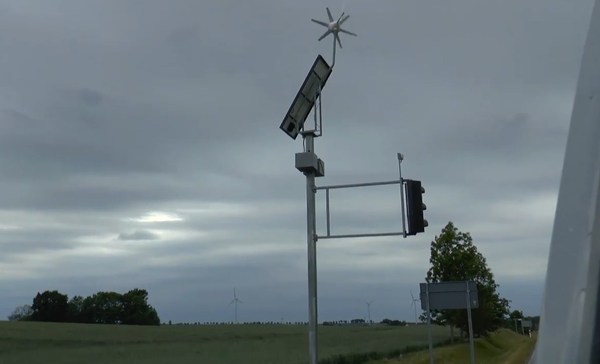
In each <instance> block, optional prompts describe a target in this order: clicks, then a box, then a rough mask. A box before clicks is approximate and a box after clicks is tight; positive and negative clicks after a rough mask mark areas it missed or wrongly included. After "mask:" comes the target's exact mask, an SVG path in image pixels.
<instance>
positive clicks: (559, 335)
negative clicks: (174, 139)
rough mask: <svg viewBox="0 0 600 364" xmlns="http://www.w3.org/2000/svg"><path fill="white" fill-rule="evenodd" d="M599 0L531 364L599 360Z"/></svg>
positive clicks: (578, 363)
mask: <svg viewBox="0 0 600 364" xmlns="http://www.w3.org/2000/svg"><path fill="white" fill-rule="evenodd" d="M599 192H600V2H599V1H598V0H597V1H596V3H595V5H594V10H593V12H592V17H591V23H590V28H589V31H588V35H587V39H586V44H585V49H584V52H583V60H582V63H581V70H580V73H579V81H578V84H577V93H576V95H575V102H574V105H573V113H572V115H571V125H570V128H569V137H568V139H567V148H566V153H565V159H564V165H563V171H562V178H561V182H560V191H559V194H558V203H557V206H556V216H555V219H554V230H553V232H552V242H551V246H550V256H549V259H548V270H547V273H546V288H545V292H544V302H543V309H542V318H541V324H540V331H539V336H538V342H537V346H536V350H535V355H534V357H533V358H532V359H531V361H530V363H532V364H552V363H556V364H575V363H576V364H598V363H600V321H599V320H600V317H599V316H600V315H599V311H600V307H599V297H598V294H599V290H598V282H599V275H600V213H599V210H600V193H599Z"/></svg>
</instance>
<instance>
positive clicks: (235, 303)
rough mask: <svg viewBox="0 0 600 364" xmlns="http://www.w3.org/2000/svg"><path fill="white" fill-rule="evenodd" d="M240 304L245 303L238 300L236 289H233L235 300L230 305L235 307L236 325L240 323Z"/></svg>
mask: <svg viewBox="0 0 600 364" xmlns="http://www.w3.org/2000/svg"><path fill="white" fill-rule="evenodd" d="M238 303H244V302H243V301H242V300H239V299H238V298H237V295H236V294H235V287H233V299H232V300H231V302H229V305H230V306H231V305H232V304H233V305H234V306H235V323H236V324H237V323H238V307H237V306H238Z"/></svg>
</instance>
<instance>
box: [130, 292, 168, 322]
mask: <svg viewBox="0 0 600 364" xmlns="http://www.w3.org/2000/svg"><path fill="white" fill-rule="evenodd" d="M122 302H123V323H124V324H126V325H160V319H159V317H158V314H157V313H156V310H155V309H154V308H153V307H152V306H150V305H149V304H148V292H147V291H146V290H145V289H139V288H135V289H132V290H130V291H129V292H127V293H125V294H124V295H123V298H122Z"/></svg>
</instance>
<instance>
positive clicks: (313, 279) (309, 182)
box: [304, 133, 318, 364]
mask: <svg viewBox="0 0 600 364" xmlns="http://www.w3.org/2000/svg"><path fill="white" fill-rule="evenodd" d="M304 137H305V139H306V152H310V153H314V152H315V151H314V135H313V134H311V133H307V134H305V136H304ZM316 192H317V190H316V188H315V173H314V172H310V173H306V235H307V236H306V241H307V244H308V354H309V358H310V364H318V335H317V329H318V328H317V325H318V317H317V312H318V310H317V229H316V225H317V219H316V211H315V194H316Z"/></svg>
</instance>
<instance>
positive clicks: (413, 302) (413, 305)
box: [410, 290, 420, 325]
mask: <svg viewBox="0 0 600 364" xmlns="http://www.w3.org/2000/svg"><path fill="white" fill-rule="evenodd" d="M410 297H411V298H412V302H411V303H410V306H411V307H414V308H415V325H418V324H419V322H418V321H417V304H416V302H418V301H420V299H419V298H415V296H414V295H413V293H412V290H410Z"/></svg>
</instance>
